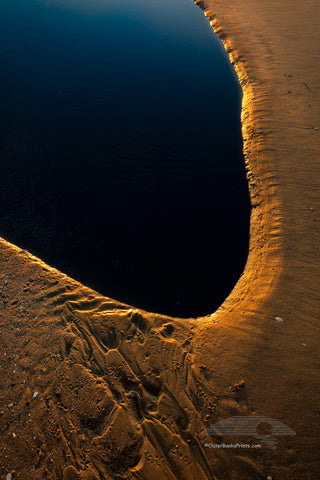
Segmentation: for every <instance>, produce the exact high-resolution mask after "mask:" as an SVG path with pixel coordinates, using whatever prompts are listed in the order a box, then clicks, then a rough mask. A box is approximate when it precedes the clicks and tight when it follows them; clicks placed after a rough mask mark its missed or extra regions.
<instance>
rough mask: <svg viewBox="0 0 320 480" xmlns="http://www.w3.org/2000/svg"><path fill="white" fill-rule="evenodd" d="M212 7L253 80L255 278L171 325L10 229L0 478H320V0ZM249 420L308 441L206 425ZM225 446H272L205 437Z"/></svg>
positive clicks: (217, 0)
mask: <svg viewBox="0 0 320 480" xmlns="http://www.w3.org/2000/svg"><path fill="white" fill-rule="evenodd" d="M173 1H174V0H173ZM201 7H202V8H203V9H204V10H205V13H206V15H207V16H208V18H209V19H210V20H211V21H212V25H213V27H214V29H215V31H216V32H217V33H218V35H219V36H220V37H221V38H222V39H223V41H224V43H225V46H226V48H227V50H228V51H229V53H230V56H231V58H232V61H233V62H234V65H235V68H236V70H237V72H238V75H239V78H240V82H241V85H242V88H243V91H244V101H243V110H242V122H243V136H244V148H245V155H246V162H247V169H248V179H249V184H250V192H251V198H252V205H253V211H252V220H251V243H250V254H249V259H248V263H247V266H246V269H245V272H244V274H243V275H242V277H241V279H240V281H239V282H238V284H237V286H236V287H235V289H234V290H233V292H232V293H231V295H230V296H229V298H228V299H227V300H226V301H225V302H224V304H223V305H222V306H221V308H220V309H219V310H218V311H217V312H215V313H214V314H212V315H208V317H205V318H201V319H197V320H195V319H190V320H181V319H172V318H168V317H164V316H160V315H155V314H150V313H146V312H143V311H138V310H136V309H134V308H131V307H129V306H127V305H123V304H121V303H119V302H116V301H113V300H111V299H108V298H105V297H102V296H100V295H99V294H97V293H96V292H93V291H92V290H89V289H88V288H86V287H84V286H82V285H80V284H78V283H77V282H75V281H74V280H72V279H70V278H68V277H66V276H65V275H63V274H61V273H60V272H58V271H56V270H54V269H52V268H50V267H48V266H46V265H45V264H43V263H42V262H41V261H39V260H38V259H36V258H34V257H32V256H31V255H30V254H29V253H28V252H25V251H21V250H20V249H19V248H17V247H15V246H13V245H10V244H8V243H6V242H5V241H1V244H0V249H1V252H0V254H1V255H0V265H1V271H0V285H1V287H0V297H1V298H0V300H1V304H0V342H1V351H0V372H1V383H2V385H1V396H0V432H1V433H0V438H1V444H0V478H7V474H10V473H12V478H13V479H14V478H17V479H26V478H32V479H46V478H48V479H63V480H71V479H81V480H96V479H107V480H108V479H115V478H123V479H126V480H129V479H139V480H159V479H160V480H162V479H163V480H164V479H170V480H174V479H178V480H189V479H190V480H191V479H192V480H203V479H215V480H222V479H223V480H242V479H243V480H244V479H250V480H251V479H252V480H257V479H259V480H260V479H266V478H267V476H270V477H272V479H273V480H289V479H290V480H292V479H304V480H317V479H319V478H320V473H319V472H320V454H319V452H320V436H319V423H320V399H319V383H320V382H319V380H320V375H319V372H320V365H319V363H320V362H319V346H318V345H319V318H320V308H319V307H320V301H319V290H320V255H319V234H320V195H319V193H320V192H319V189H320V186H319V179H320V161H319V160H320V159H319V143H320V142H319V138H320V137H319V135H320V131H319V130H318V128H320V112H319V105H320V98H319V97H320V80H319V33H318V32H319V30H320V7H319V2H318V0H310V1H308V0H307V1H306V2H298V1H297V0H283V1H282V0H259V1H257V0H255V1H253V0H246V2H244V1H243V0H242V1H241V0H229V1H227V0H205V1H204V2H201ZM181 21H183V19H182V20H181ZM204 94H205V95H210V92H204ZM276 317H279V318H280V319H281V320H282V321H279V318H278V319H276ZM239 415H240V416H244V415H247V416H249V415H250V416H252V417H253V418H254V417H259V416H260V417H261V416H262V417H267V418H269V419H270V418H271V419H273V420H275V421H277V422H281V423H282V424H285V425H287V426H288V427H290V428H291V429H292V430H294V432H295V435H293V436H289V435H283V436H282V435H278V436H277V435H275V437H276V440H277V442H278V443H277V445H276V448H275V449H272V448H270V447H269V446H268V445H266V442H265V440H266V437H265V435H266V434H267V433H270V428H269V429H268V428H267V429H266V430H262V431H260V433H261V435H262V441H261V438H260V440H259V438H257V437H255V436H252V435H251V437H250V436H249V437H247V436H241V435H240V436H239V435H234V436H230V437H228V436H227V437H223V438H222V437H215V438H213V437H212V438H210V437H209V436H208V435H206V434H205V432H206V428H207V427H208V426H210V425H213V424H214V423H216V422H217V421H219V420H223V419H226V418H230V417H232V416H239ZM263 440H264V441H263ZM222 441H224V442H225V443H248V442H251V443H255V444H257V443H261V444H262V447H261V448H260V449H244V448H241V449H212V448H208V447H206V446H205V443H210V442H211V443H222ZM9 478H10V477H9Z"/></svg>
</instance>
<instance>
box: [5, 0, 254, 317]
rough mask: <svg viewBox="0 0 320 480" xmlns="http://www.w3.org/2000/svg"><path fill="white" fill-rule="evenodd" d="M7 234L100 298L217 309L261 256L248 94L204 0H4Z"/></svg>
mask: <svg viewBox="0 0 320 480" xmlns="http://www.w3.org/2000/svg"><path fill="white" fill-rule="evenodd" d="M0 61H1V73H0V92H1V94H0V97H1V98H0V100H1V107H0V112H1V113H0V149H1V150H0V151H1V179H0V234H1V236H3V237H5V238H6V239H7V240H9V241H11V242H13V243H15V244H17V245H18V246H20V247H22V248H26V249H28V250H29V251H31V252H32V253H34V254H35V255H37V256H39V257H40V258H42V259H43V260H45V261H46V262H47V263H49V264H50V265H52V266H54V267H57V268H59V269H60V270H62V271H63V272H65V273H67V274H69V275H71V276H72V277H74V278H76V279H77V280H80V281H81V282H83V283H85V284H87V285H89V286H91V287H93V288H95V289H96V290H98V291H99V292H101V293H103V294H105V295H107V296H110V297H113V298H116V299H118V300H121V301H123V302H126V303H129V304H132V305H134V306H136V307H142V308H144V309H147V310H150V311H155V312H160V313H167V314H171V315H177V316H182V317H183V316H186V317H188V316H197V315H203V314H207V313H210V312H213V311H214V309H215V308H217V307H218V306H219V305H220V304H221V302H222V301H223V300H224V299H225V297H226V296H227V295H228V294H229V293H230V291H231V290H232V288H233V286H234V285H235V283H236V281H237V279H238V278H239V275H240V274H241V272H242V270H243V267H244V264H245V261H246V257H247V252H248V230H249V213H250V205H249V198H248V190H247V182H246V179H245V172H244V162H243V158H242V143H241V142H242V141H241V133H240V119H239V117H240V102H241V91H240V87H239V85H238V83H237V79H236V76H235V73H234V71H233V70H232V67H231V65H230V64H229V62H228V59H227V57H226V54H225V52H224V50H223V47H222V45H221V44H220V41H219V40H218V39H217V38H216V37H215V35H214V34H213V32H212V30H211V28H210V26H209V23H208V21H207V20H206V19H205V17H204V15H203V13H202V12H201V10H200V9H199V8H198V7H196V6H195V5H194V4H193V2H192V0H162V1H161V2H158V1H153V0H121V2H120V1H119V2H118V1H110V0H91V1H89V0H1V4H0Z"/></svg>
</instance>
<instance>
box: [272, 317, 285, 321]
mask: <svg viewBox="0 0 320 480" xmlns="http://www.w3.org/2000/svg"><path fill="white" fill-rule="evenodd" d="M274 318H275V319H276V320H277V322H283V318H281V317H274Z"/></svg>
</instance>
